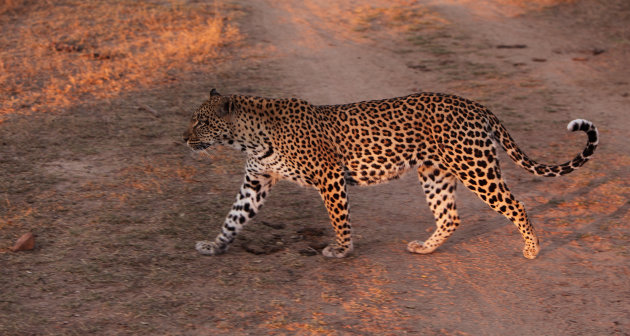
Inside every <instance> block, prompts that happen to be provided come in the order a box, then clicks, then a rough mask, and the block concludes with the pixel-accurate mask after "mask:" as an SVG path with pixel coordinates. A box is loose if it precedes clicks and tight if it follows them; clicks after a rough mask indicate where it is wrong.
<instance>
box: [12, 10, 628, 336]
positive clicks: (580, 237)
mask: <svg viewBox="0 0 630 336" xmlns="http://www.w3.org/2000/svg"><path fill="white" fill-rule="evenodd" d="M230 4H231V6H233V7H234V8H237V10H238V11H239V12H240V13H241V15H240V19H239V22H240V31H241V32H243V34H244V36H245V39H244V40H243V41H242V42H241V44H240V46H239V47H237V48H234V51H233V52H232V54H229V55H230V57H231V58H230V59H228V60H227V62H225V63H221V64H219V65H217V67H216V68H217V70H216V71H215V72H213V73H208V74H203V75H198V74H197V75H196V76H197V77H195V76H192V75H191V77H190V78H193V79H194V80H192V79H188V80H186V79H185V78H186V77H183V78H184V79H181V78H180V79H173V80H169V82H168V84H164V85H159V86H157V87H152V88H151V89H150V90H149V89H147V90H138V91H132V92H129V93H127V94H126V95H125V96H121V97H118V98H112V99H110V100H107V101H104V102H103V101H98V102H96V103H95V104H86V105H87V106H84V105H78V106H76V107H71V108H68V111H67V112H64V113H59V114H57V115H43V116H32V117H20V116H16V117H13V118H11V119H7V120H8V121H4V122H0V128H1V129H2V132H0V140H1V141H0V144H1V147H0V154H1V155H0V167H2V169H0V174H2V175H1V178H2V182H3V184H1V186H2V187H3V188H4V187H5V186H6V190H0V205H2V206H3V208H0V210H2V211H3V212H2V213H0V214H2V215H3V217H2V218H1V219H2V222H0V223H1V224H2V225H1V226H0V244H2V245H1V246H5V245H8V244H9V243H10V242H12V241H13V240H14V238H16V236H17V235H18V233H21V232H22V231H24V230H26V229H29V230H32V231H34V232H35V234H36V241H37V247H36V249H35V250H34V251H32V252H23V253H0V269H2V275H1V276H0V293H2V295H0V296H1V297H0V334H6V335H17V334H27V335H31V334H32V335H40V334H46V335H47V334H51V335H55V334H109V335H133V334H141V333H142V334H152V335H153V334H156V335H160V334H164V335H266V334H270V335H320V334H321V335H347V334H349V335H404V334H410V335H416V334H429V335H508V334H509V335H628V334H630V303H629V302H630V280H629V279H630V226H629V225H628V222H629V220H630V203H629V201H628V199H629V198H630V178H629V167H630V147H628V140H627V137H628V129H630V118H628V117H627V116H628V106H629V103H630V96H629V95H630V80H629V79H628V78H630V64H629V63H628V60H629V59H630V43H629V41H630V35H629V34H630V32H629V31H628V22H630V7H629V6H628V4H627V2H626V1H625V0H613V1H604V0H601V1H597V0H589V1H587V0H582V1H560V0H558V1H554V0H537V1H528V2H525V1H519V0H483V1H466V0H440V1H437V0H424V1H418V2H410V1H405V0H395V1H381V0H368V1H347V2H344V3H343V4H331V3H330V1H325V0H306V1H294V0H280V1H270V0H251V1H241V2H235V3H230ZM210 85H211V86H214V87H216V88H217V89H219V91H220V92H221V93H224V94H230V93H242V94H252V95H260V96H270V97H288V96H296V97H300V98H304V99H307V100H309V101H311V102H312V103H316V104H335V103H345V102H351V101H357V100H366V99H377V98H384V97H393V96H401V95H406V94H409V93H412V92H416V91H441V92H448V93H454V94H459V95H462V96H466V97H468V98H471V99H473V100H476V101H478V102H480V103H483V104H485V105H487V106H488V107H490V108H491V109H492V110H493V111H494V113H495V114H496V115H497V116H498V117H499V118H500V119H501V120H502V121H503V122H504V123H505V125H506V126H507V127H508V129H509V130H510V131H511V132H512V135H513V136H514V138H515V139H516V140H517V142H518V143H519V144H520V145H521V147H522V148H523V150H524V151H526V152H527V153H528V154H529V155H531V156H532V157H533V158H535V159H536V160H539V161H541V162H546V163H553V162H563V161H564V160H566V159H569V158H571V157H572V156H573V155H574V153H576V152H577V151H579V150H580V149H581V147H582V145H583V143H584V142H585V139H584V136H583V134H567V132H566V131H565V127H566V123H567V122H569V121H570V120H572V119H575V118H585V119H589V120H591V121H593V122H595V123H596V125H597V126H598V127H599V129H600V134H601V138H602V140H601V146H600V148H598V151H597V153H596V156H595V159H594V160H593V161H592V162H589V163H588V164H587V165H586V166H585V167H584V168H583V169H581V170H579V171H577V172H575V173H573V174H571V175H568V176H566V177H562V178H559V179H552V180H549V179H544V180H543V179H541V178H534V177H533V176H531V175H528V173H526V172H524V171H522V170H521V169H519V168H517V167H516V166H515V165H514V164H512V163H511V162H510V161H509V159H508V158H507V157H506V156H505V155H504V156H503V157H502V163H503V164H502V169H503V172H504V174H505V176H506V178H507V180H508V184H509V185H510V187H511V189H512V191H513V192H514V194H515V195H516V196H517V197H518V198H519V199H520V200H522V201H523V202H524V203H525V204H526V206H527V209H528V211H529V214H530V217H531V218H532V220H533V223H534V225H535V226H536V228H537V230H538V232H539V235H540V238H541V244H542V251H541V253H540V255H539V257H538V258H537V259H535V260H526V259H525V258H523V257H522V254H521V244H522V242H521V238H520V235H519V234H518V231H517V230H516V228H514V227H513V225H512V224H510V223H509V222H508V221H507V220H506V219H504V218H503V217H500V216H499V215H497V214H495V213H494V212H493V211H492V210H490V209H489V208H488V207H487V206H486V205H485V204H483V203H482V202H481V201H480V200H478V199H477V198H476V197H475V196H474V195H472V194H471V193H469V192H468V191H466V190H464V189H463V188H460V190H459V191H458V209H459V211H460V216H461V218H462V226H461V227H460V228H459V229H458V231H457V232H456V233H455V234H454V236H452V237H451V238H450V239H449V241H448V242H447V243H445V244H444V245H443V246H442V247H440V248H439V249H438V250H437V251H436V252H434V253H433V254H431V255H425V256H421V255H412V254H409V253H408V252H406V251H405V246H406V243H407V241H409V240H413V239H425V238H426V237H428V236H429V235H430V232H432V230H433V227H434V224H433V223H434V221H433V218H432V216H431V214H430V212H429V211H428V209H427V206H426V205H425V201H424V196H423V194H422V191H421V189H420V186H419V184H418V183H417V178H416V176H415V174H413V173H409V174H407V175H405V176H404V177H403V178H402V179H400V180H397V181H394V182H391V183H389V184H386V185H379V186H375V187H370V188H353V189H351V190H350V203H351V212H352V216H351V218H352V222H353V228H354V235H355V253H354V255H352V256H351V257H349V258H346V259H342V260H330V259H326V258H324V257H322V256H321V255H319V254H317V255H315V254H314V253H313V251H314V250H321V248H322V247H323V246H325V244H326V243H327V242H328V241H329V240H331V239H332V232H331V231H332V230H331V229H330V228H329V223H328V217H327V214H326V212H325V209H324V207H323V205H322V202H321V199H320V197H319V196H318V195H317V193H316V192H315V191H314V190H309V189H303V188H299V187H297V186H294V185H292V184H289V183H281V184H279V185H278V186H277V187H275V188H274V190H273V192H272V194H271V196H270V197H269V200H268V202H267V203H266V205H265V208H264V209H263V211H262V212H261V213H260V215H259V216H258V217H257V218H256V220H255V222H254V223H252V224H251V225H249V226H248V227H247V228H246V229H245V230H244V232H243V234H242V235H241V236H239V238H238V239H237V241H236V242H235V244H234V246H233V247H232V248H231V249H230V251H229V252H228V253H227V254H225V255H222V256H219V257H202V256H200V255H198V254H197V253H196V252H195V251H194V249H193V246H194V242H195V241H196V240H199V239H203V238H206V236H209V237H212V236H213V235H214V234H215V233H216V232H217V230H218V228H219V226H220V223H221V222H222V220H223V218H224V216H225V214H226V212H227V210H228V209H229V206H230V204H231V202H232V201H233V198H234V194H235V193H236V191H237V190H238V186H239V184H240V182H241V179H242V157H240V156H239V154H238V153H233V152H231V151H229V150H227V149H223V148H217V149H216V150H215V152H214V153H213V154H212V155H211V157H210V161H209V162H208V160H206V159H203V158H196V157H191V156H190V155H189V152H188V150H187V149H186V148H184V147H183V146H182V145H181V143H180V142H179V141H180V137H181V136H180V134H181V132H182V131H183V128H184V127H185V123H186V121H187V120H188V118H189V112H190V111H188V110H186V111H184V110H185V109H188V108H190V107H191V106H194V105H196V104H197V103H198V102H200V101H201V100H202V99H203V98H204V97H205V95H206V92H207V90H208V89H209V86H210ZM137 102H140V103H145V104H148V105H150V106H151V107H152V108H154V109H155V110H157V111H158V112H159V114H160V116H159V117H155V116H154V115H152V114H151V113H148V112H147V111H142V110H138V108H137V107H138V104H137ZM34 120H35V121H34ZM34 134H36V135H38V136H37V137H34V136H33V135H34ZM34 149H35V150H34ZM2 197H4V200H3V199H2Z"/></svg>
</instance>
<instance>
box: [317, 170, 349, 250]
mask: <svg viewBox="0 0 630 336" xmlns="http://www.w3.org/2000/svg"><path fill="white" fill-rule="evenodd" d="M324 176H326V177H327V179H325V180H324V181H322V183H321V184H320V185H319V193H320V195H321V196H322V199H323V200H324V204H325V205H326V209H327V210H328V215H329V216H330V221H331V224H332V226H333V228H334V229H335V235H336V240H335V243H333V244H330V245H328V246H327V247H326V248H325V249H324V250H323V251H322V254H323V255H324V256H326V257H335V258H343V257H345V256H346V255H348V254H349V253H350V252H352V250H353V245H352V229H351V227H350V222H349V220H348V196H347V193H346V181H345V178H344V175H343V172H342V171H341V170H340V171H336V170H333V171H329V172H325V173H324Z"/></svg>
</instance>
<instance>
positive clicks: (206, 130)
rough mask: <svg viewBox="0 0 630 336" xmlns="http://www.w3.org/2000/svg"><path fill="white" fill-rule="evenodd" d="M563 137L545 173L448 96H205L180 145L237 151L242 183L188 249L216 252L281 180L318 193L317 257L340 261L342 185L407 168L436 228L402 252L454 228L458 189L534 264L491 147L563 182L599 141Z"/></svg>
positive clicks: (580, 124)
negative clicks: (214, 225) (579, 146)
mask: <svg viewBox="0 0 630 336" xmlns="http://www.w3.org/2000/svg"><path fill="white" fill-rule="evenodd" d="M537 127H543V125H542V124H539V125H538V126H537ZM567 129H568V130H569V131H573V132H575V131H583V132H585V133H586V135H587V138H588V140H587V143H586V145H585V147H584V148H583V150H582V151H581V152H579V153H578V154H577V155H576V156H575V157H574V158H573V159H572V160H570V161H567V162H565V163H562V164H557V165H547V164H541V163H537V162H536V161H533V160H532V159H530V158H529V157H528V156H527V155H526V154H525V153H524V152H523V151H522V150H521V149H520V148H519V146H517V144H516V142H515V140H514V139H513V138H512V136H511V135H510V134H509V133H508V131H507V129H506V127H505V126H504V125H503V124H502V123H501V122H500V121H499V119H498V118H497V117H496V116H495V115H494V114H493V113H492V112H491V111H490V110H489V109H488V108H486V107H484V106H482V105H481V104H479V103H476V102H473V101H471V100H469V99H466V98H462V97H459V96H456V95H450V94H443V93H431V92H422V93H415V94H410V95H407V96H404V97H397V98H388V99H381V100H371V101H361V102H356V103H348V104H340V105H313V104H311V103H309V102H307V101H305V100H302V99H299V98H263V97H255V96H247V95H238V94H234V95H221V94H219V93H218V91H217V90H216V89H212V90H211V91H210V96H209V98H208V99H207V100H206V101H205V102H203V103H202V104H201V105H200V106H199V107H198V108H197V109H196V110H194V113H193V116H192V118H191V121H190V124H189V126H188V128H187V129H186V131H185V132H184V134H183V140H184V142H185V143H186V144H187V146H188V147H189V148H191V149H192V150H193V151H194V152H208V151H210V147H212V146H215V145H223V146H228V147H233V148H235V149H237V150H240V151H242V152H244V153H245V156H246V163H245V176H244V180H243V182H242V185H241V188H240V190H239V192H238V193H237V196H236V200H235V201H234V203H233V205H232V207H231V209H230V211H229V213H228V214H227V217H226V218H225V221H224V222H223V225H222V227H221V232H220V233H219V234H218V235H217V236H216V238H215V239H214V240H213V241H198V242H197V243H196V245H195V247H196V250H197V251H198V252H200V253H201V254H203V255H219V254H222V253H224V252H226V250H227V249H228V247H229V246H230V245H231V244H232V242H233V241H234V240H235V238H236V236H237V235H238V233H239V232H240V231H241V230H242V229H243V227H244V226H245V225H246V224H247V223H248V222H250V221H251V220H252V218H254V216H255V215H256V214H257V213H258V212H259V210H260V208H261V206H262V205H263V202H264V201H265V199H266V198H267V197H268V196H269V193H270V190H271V188H272V187H273V186H274V185H275V184H276V183H277V182H278V181H281V180H288V181H292V182H295V183H297V184H299V185H302V186H307V187H312V188H315V189H316V190H317V191H318V192H319V194H320V196H321V199H322V200H323V203H324V205H325V208H326V210H327V212H328V215H329V219H330V223H331V225H332V228H333V230H334V233H335V239H334V241H333V242H331V243H330V244H329V245H328V246H326V247H325V248H324V249H323V250H322V252H321V253H322V255H323V256H325V257H335V258H342V257H345V256H347V255H349V254H350V253H351V252H353V250H354V247H353V246H354V245H353V241H352V227H351V225H350V221H349V206H348V186H351V185H359V186H366V185H373V184H377V183H382V182H387V181H390V180H392V179H396V178H399V177H400V176H401V175H402V174H403V173H405V172H406V171H408V170H410V169H412V168H414V169H416V171H417V174H418V178H419V181H420V184H421V186H422V189H423V191H424V195H425V197H426V201H427V203H428V205H429V208H430V210H431V212H432V214H433V217H434V218H435V224H436V228H435V230H434V231H433V233H432V234H431V235H430V237H429V238H428V239H427V240H425V241H421V240H412V241H410V242H409V243H408V244H407V250H408V251H409V252H412V253H418V254H428V253H431V252H433V251H434V250H435V249H436V248H438V247H439V246H440V245H442V244H443V243H444V242H445V241H446V240H447V239H448V238H449V237H450V236H451V235H452V234H453V233H454V232H455V230H456V229H457V228H458V226H459V225H460V217H459V215H458V212H457V208H456V205H455V191H456V187H457V184H458V182H459V183H461V184H463V185H464V186H465V187H466V188H467V189H469V190H470V191H472V192H473V193H474V194H476V195H477V196H478V197H479V198H480V199H481V200H482V201H483V202H485V203H486V204H487V205H488V206H489V207H490V208H491V209H493V210H494V211H496V212H498V213H499V214H501V215H503V216H505V217H506V218H507V219H509V220H510V221H511V222H512V223H513V224H514V225H515V226H516V227H517V229H518V231H519V232H520V234H521V236H522V238H523V240H524V247H523V250H522V252H523V255H524V256H525V257H526V258H528V259H534V258H535V257H536V256H537V255H538V253H539V251H540V243H539V239H538V237H537V234H536V231H535V230H534V227H533V226H532V223H531V221H530V219H529V218H528V215H527V213H526V211H525V207H524V206H523V203H522V202H520V201H518V200H517V199H516V198H515V197H514V196H513V194H512V193H511V192H510V190H509V189H508V186H507V185H506V183H505V181H504V179H503V178H502V175H501V170H500V167H499V161H498V152H497V149H498V148H499V147H502V149H503V150H504V151H505V152H507V156H508V157H509V158H510V159H511V160H512V161H514V162H515V163H516V165H518V166H520V167H522V168H524V169H525V170H526V171H528V172H530V173H532V174H534V175H536V176H544V177H555V176H560V175H565V174H568V173H570V172H572V171H574V170H576V169H577V168H579V167H581V166H582V165H584V164H585V163H586V162H587V161H588V160H589V159H590V158H591V157H592V155H593V154H594V151H595V149H596V147H597V145H598V143H599V133H598V130H597V128H596V127H595V126H594V124H593V123H592V122H590V121H588V120H584V119H575V120H573V121H571V122H569V123H568V126H567Z"/></svg>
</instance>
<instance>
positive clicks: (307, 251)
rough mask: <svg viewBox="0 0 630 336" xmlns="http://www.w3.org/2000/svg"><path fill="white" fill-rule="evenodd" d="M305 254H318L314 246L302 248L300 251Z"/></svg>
mask: <svg viewBox="0 0 630 336" xmlns="http://www.w3.org/2000/svg"><path fill="white" fill-rule="evenodd" d="M298 252H299V253H300V254H301V255H303V256H314V255H317V250H315V249H314V248H312V247H307V248H305V249H301V250H299V251H298Z"/></svg>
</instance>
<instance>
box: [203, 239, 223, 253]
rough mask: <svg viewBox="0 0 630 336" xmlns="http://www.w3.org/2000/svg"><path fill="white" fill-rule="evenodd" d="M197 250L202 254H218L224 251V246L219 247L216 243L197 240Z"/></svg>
mask: <svg viewBox="0 0 630 336" xmlns="http://www.w3.org/2000/svg"><path fill="white" fill-rule="evenodd" d="M195 249H196V250H197V252H199V253H201V254H203V255H218V254H222V253H225V250H227V248H226V247H223V248H221V247H220V246H219V245H217V243H215V242H211V241H205V240H204V241H198V242H197V244H196V245H195Z"/></svg>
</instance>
